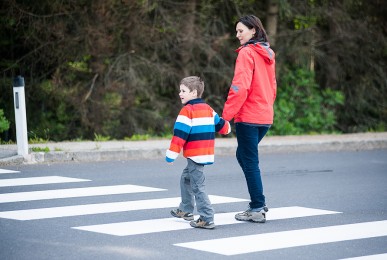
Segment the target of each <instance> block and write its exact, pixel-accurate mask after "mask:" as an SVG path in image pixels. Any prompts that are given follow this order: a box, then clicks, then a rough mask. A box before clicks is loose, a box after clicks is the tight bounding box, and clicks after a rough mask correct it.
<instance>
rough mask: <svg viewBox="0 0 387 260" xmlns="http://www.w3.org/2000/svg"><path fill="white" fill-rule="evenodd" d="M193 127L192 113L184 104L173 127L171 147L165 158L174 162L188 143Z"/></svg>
mask: <svg viewBox="0 0 387 260" xmlns="http://www.w3.org/2000/svg"><path fill="white" fill-rule="evenodd" d="M191 128H192V113H190V111H189V109H187V106H184V107H183V108H182V109H181V110H180V113H179V115H178V116H177V119H176V122H175V125H174V127H173V137H172V140H171V144H170V146H169V149H168V150H167V152H166V156H165V160H166V161H167V162H173V161H175V160H176V158H177V157H178V156H179V154H180V152H181V149H182V148H183V146H184V144H185V143H186V141H187V139H188V136H189V133H190V132H191Z"/></svg>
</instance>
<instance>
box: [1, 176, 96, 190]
mask: <svg viewBox="0 0 387 260" xmlns="http://www.w3.org/2000/svg"><path fill="white" fill-rule="evenodd" d="M82 181H90V180H87V179H77V178H68V177H61V176H46V177H30V178H15V179H3V180H0V187H9V186H24V185H39V184H52V183H69V182H82Z"/></svg>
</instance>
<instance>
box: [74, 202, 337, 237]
mask: <svg viewBox="0 0 387 260" xmlns="http://www.w3.org/2000/svg"><path fill="white" fill-rule="evenodd" d="M269 212H270V214H268V220H275V219H285V218H300V217H308V216H316V215H327V214H337V213H340V212H335V211H327V210H320V209H311V208H302V207H285V208H275V209H270V211H269ZM236 213H237V212H230V213H219V214H215V221H214V222H215V224H216V226H221V225H230V224H243V223H248V222H245V221H237V220H235V218H234V216H235V214H236ZM269 216H270V217H269ZM73 228H75V229H80V230H85V231H91V232H97V233H103V234H108V235H114V236H131V235H138V234H147V233H156V232H163V231H172V230H182V229H189V228H191V226H190V225H189V222H188V221H185V220H182V219H178V218H162V219H151V220H142V221H131V222H120V223H111V224H102V225H91V226H81V227H73Z"/></svg>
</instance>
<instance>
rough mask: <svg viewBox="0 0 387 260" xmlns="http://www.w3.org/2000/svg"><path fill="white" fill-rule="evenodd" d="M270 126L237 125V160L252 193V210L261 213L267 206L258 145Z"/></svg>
mask: <svg viewBox="0 0 387 260" xmlns="http://www.w3.org/2000/svg"><path fill="white" fill-rule="evenodd" d="M269 128H270V125H263V126H262V125H252V124H246V123H236V124H235V129H236V135H237V141H238V148H237V151H236V158H237V160H238V163H239V165H240V166H241V168H242V170H243V173H244V174H245V178H246V182H247V188H248V190H249V193H250V199H251V202H250V204H249V205H250V210H252V211H259V210H260V209H261V208H262V207H264V206H265V205H266V204H265V196H264V195H263V185H262V178H261V171H260V169H259V159H258V144H259V142H260V141H261V140H262V138H263V137H264V136H265V135H266V133H267V131H268V130H269Z"/></svg>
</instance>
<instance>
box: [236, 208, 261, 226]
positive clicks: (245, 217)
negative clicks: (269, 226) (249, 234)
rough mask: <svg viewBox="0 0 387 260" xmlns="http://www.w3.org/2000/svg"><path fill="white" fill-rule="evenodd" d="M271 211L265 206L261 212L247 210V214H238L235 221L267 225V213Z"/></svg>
mask: <svg viewBox="0 0 387 260" xmlns="http://www.w3.org/2000/svg"><path fill="white" fill-rule="evenodd" d="M268 211H269V209H268V208H267V207H266V206H265V207H263V208H262V209H261V210H260V211H251V209H248V210H246V211H245V212H242V213H238V214H236V215H235V219H236V220H239V221H252V222H255V223H265V222H266V212H268Z"/></svg>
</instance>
